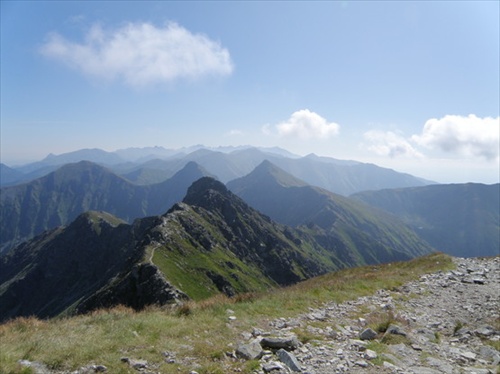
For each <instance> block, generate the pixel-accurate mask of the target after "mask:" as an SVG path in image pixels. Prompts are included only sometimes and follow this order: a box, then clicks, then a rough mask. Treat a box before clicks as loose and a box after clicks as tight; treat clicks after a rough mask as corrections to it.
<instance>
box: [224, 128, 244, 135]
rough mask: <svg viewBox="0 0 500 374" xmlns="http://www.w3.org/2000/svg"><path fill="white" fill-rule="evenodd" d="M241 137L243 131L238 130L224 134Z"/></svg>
mask: <svg viewBox="0 0 500 374" xmlns="http://www.w3.org/2000/svg"><path fill="white" fill-rule="evenodd" d="M241 135H243V131H241V130H238V129H232V130H229V131H228V132H227V133H226V136H241Z"/></svg>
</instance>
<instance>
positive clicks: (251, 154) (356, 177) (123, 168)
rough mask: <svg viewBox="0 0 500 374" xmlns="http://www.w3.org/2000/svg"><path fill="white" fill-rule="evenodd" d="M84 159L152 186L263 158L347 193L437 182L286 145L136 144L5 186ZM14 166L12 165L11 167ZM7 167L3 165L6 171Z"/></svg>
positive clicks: (236, 170)
mask: <svg viewBox="0 0 500 374" xmlns="http://www.w3.org/2000/svg"><path fill="white" fill-rule="evenodd" d="M80 160H88V161H92V162H94V163H97V164H99V165H101V166H106V167H108V168H110V169H111V170H113V171H114V172H115V173H117V174H120V175H122V176H124V177H125V178H128V179H129V180H130V181H131V182H134V183H137V184H141V185H148V184H154V183H159V182H161V181H164V180H166V179H168V178H170V177H172V176H173V175H174V174H175V173H176V172H177V171H179V170H181V169H182V168H183V167H184V166H185V165H186V164H187V163H188V162H190V161H194V162H196V163H198V164H199V165H200V166H202V167H204V168H205V169H206V170H207V171H208V172H209V173H210V174H212V175H214V176H216V177H217V178H218V179H219V180H220V181H222V182H223V183H227V182H228V181H231V180H233V179H237V178H240V177H242V176H244V175H246V174H248V173H250V172H251V171H252V170H253V169H254V168H255V167H257V166H258V165H259V164H260V163H261V162H262V161H264V160H268V161H270V162H272V163H273V164H275V165H277V166H279V167H280V168H282V169H283V170H285V171H287V172H288V173H290V174H292V175H294V176H295V177H297V178H300V179H302V180H304V181H305V182H307V183H309V184H311V185H314V186H318V187H322V188H325V189H327V190H329V191H331V192H335V193H339V194H341V195H344V196H347V195H350V194H352V193H355V192H359V191H364V190H371V189H382V188H399V187H412V186H423V185H427V184H432V183H434V182H431V181H426V180H424V179H421V178H417V177H414V176H411V175H409V174H404V173H399V172H396V171H394V170H391V169H386V168H381V167H378V166H376V165H372V164H364V163H361V162H357V161H352V160H337V159H334V158H329V157H319V156H316V155H314V154H311V155H308V156H305V157H300V156H297V155H293V154H292V153H290V152H288V151H286V150H283V149H280V148H276V147H275V148H257V147H251V146H242V147H218V148H209V147H204V146H201V145H200V146H194V147H188V148H181V149H179V150H168V149H165V148H162V147H148V148H131V149H125V150H118V151H116V152H106V151H102V150H79V151H75V152H70V153H67V154H63V155H58V156H54V155H51V156H48V157H47V158H46V159H45V160H42V161H40V162H37V163H33V164H29V165H25V166H23V167H18V168H15V169H14V170H16V171H17V172H20V173H22V174H21V175H20V176H19V177H18V178H17V181H16V179H15V178H14V179H12V178H10V179H7V178H1V179H0V181H2V180H3V179H5V181H6V182H5V183H4V182H3V181H2V182H1V183H2V186H6V185H12V184H15V183H21V182H26V181H28V180H33V179H35V178H38V177H41V176H43V175H46V174H47V173H49V172H52V171H54V170H55V169H56V168H57V167H60V166H61V165H63V164H65V163H68V162H76V161H80ZM11 169H12V168H11ZM0 171H1V170H0Z"/></svg>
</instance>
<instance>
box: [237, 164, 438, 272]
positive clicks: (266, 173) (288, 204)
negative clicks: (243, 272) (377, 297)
mask: <svg viewBox="0 0 500 374" xmlns="http://www.w3.org/2000/svg"><path fill="white" fill-rule="evenodd" d="M228 188H229V189H231V190H232V191H233V192H235V193H236V194H237V195H238V196H240V197H241V198H242V199H243V200H245V201H246V202H247V203H248V204H250V205H251V206H253V207H254V208H256V209H258V210H259V211H261V212H263V213H264V214H267V215H269V216H270V217H271V218H272V219H274V220H276V221H278V222H281V223H284V224H287V225H291V226H302V229H303V230H307V231H308V232H309V233H311V234H313V235H315V237H316V239H317V240H318V241H319V242H320V243H321V244H322V245H323V246H324V247H325V248H327V249H330V250H334V251H336V253H338V256H339V257H340V258H341V259H343V260H344V261H349V262H352V261H356V262H358V263H363V264H364V263H379V262H386V261H393V260H398V259H408V258H411V257H415V256H419V255H422V254H424V253H428V252H429V251H431V250H432V248H431V247H430V246H429V245H428V244H427V243H425V242H423V241H422V240H421V239H420V238H419V237H418V236H417V235H416V234H415V233H414V232H413V231H412V230H411V229H409V228H408V227H407V226H406V225H404V224H403V223H402V222H400V221H399V220H398V219H397V218H396V217H394V216H391V215H389V214H387V213H385V212H383V211H381V210H377V209H373V208H372V207H370V206H368V205H366V204H360V203H359V202H356V201H353V200H351V199H349V198H345V197H342V196H339V195H336V194H333V193H331V192H329V191H326V190H323V189H321V188H317V187H312V186H309V185H307V184H306V183H304V182H303V181H300V180H298V179H296V178H294V177H293V176H291V175H289V174H288V173H286V172H285V171H283V170H281V169H280V168H278V167H277V166H275V165H273V164H271V163H270V162H263V163H262V164H261V165H259V166H258V167H257V168H256V169H255V170H254V171H253V172H252V173H250V174H248V175H247V176H245V177H243V178H240V179H237V180H234V181H232V182H229V183H228ZM304 226H307V228H306V227H304Z"/></svg>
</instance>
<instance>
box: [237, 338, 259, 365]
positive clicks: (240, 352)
mask: <svg viewBox="0 0 500 374" xmlns="http://www.w3.org/2000/svg"><path fill="white" fill-rule="evenodd" d="M262 353H263V351H262V346H261V345H260V342H259V339H254V340H252V341H251V342H250V343H247V344H240V345H239V346H238V348H236V355H237V356H238V357H241V358H243V359H245V360H258V359H259V358H261V357H262Z"/></svg>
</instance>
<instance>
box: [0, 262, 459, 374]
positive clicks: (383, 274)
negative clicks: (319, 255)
mask: <svg viewBox="0 0 500 374" xmlns="http://www.w3.org/2000/svg"><path fill="white" fill-rule="evenodd" d="M452 267H453V264H452V261H451V258H450V257H448V256H446V255H443V254H433V255H430V256H425V257H422V258H419V259H415V260H413V261H409V262H400V263H393V264H388V265H380V266H365V267H360V268H355V269H346V270H342V271H339V272H336V273H332V274H327V275H324V276H321V277H317V278H315V279H311V280H308V281H305V282H302V283H300V284H297V285H294V286H292V287H288V288H283V289H279V290H275V291H272V292H269V293H262V294H255V293H253V294H244V295H240V296H238V297H235V298H231V299H230V298H227V297H225V296H220V295H219V296H215V297H213V298H210V299H208V300H204V301H200V302H188V303H186V304H184V305H183V306H182V307H180V308H179V309H172V308H157V307H151V308H147V309H146V310H144V311H141V312H135V311H133V310H131V309H129V308H125V307H116V308H113V309H110V310H100V311H96V312H93V313H90V314H87V315H81V316H75V317H69V318H61V319H52V320H48V321H41V320H38V319H36V318H18V319H15V320H12V321H9V322H6V323H4V324H1V325H0V373H12V374H19V373H25V372H27V371H25V370H24V369H23V368H22V367H21V366H20V365H19V363H18V361H19V360H22V359H26V360H30V361H38V362H42V363H44V364H46V365H47V366H49V367H50V368H52V369H57V370H75V369H77V368H79V367H82V366H86V365H90V364H99V365H105V366H106V367H107V368H108V372H111V373H133V372H135V370H134V369H131V368H129V367H128V365H127V364H125V363H123V362H121V360H120V358H121V357H130V358H133V359H144V360H147V361H148V362H150V363H152V364H154V365H155V368H154V371H158V372H161V373H167V374H168V373H179V372H181V373H182V372H189V371H190V370H196V371H197V372H198V373H200V374H203V373H205V374H208V373H225V372H234V371H236V370H242V372H243V373H245V372H247V373H250V372H251V371H252V370H253V368H254V366H255V365H254V364H252V363H251V362H250V363H242V362H239V361H233V360H228V359H226V355H225V354H226V352H231V351H233V350H234V349H235V348H236V344H237V343H238V341H240V340H241V339H242V338H241V333H242V332H250V331H252V328H253V327H258V328H261V329H264V330H265V329H266V328H268V326H269V325H268V322H269V321H270V320H272V319H275V318H278V317H285V318H286V317H291V316H295V315H297V314H299V313H305V312H307V310H308V308H309V307H319V306H321V305H322V304H324V303H325V302H331V301H335V302H339V303H340V302H343V301H346V300H350V299H355V298H357V297H360V296H365V295H369V294H372V293H373V292H375V291H376V290H378V289H388V290H390V289H393V288H394V287H398V286H400V285H402V284H404V283H405V282H408V281H410V280H412V279H416V278H418V277H419V276H420V275H421V274H424V273H430V272H435V271H438V270H448V269H451V268H452ZM228 309H231V310H232V311H234V316H235V317H236V320H233V321H230V320H229V315H230V314H229V313H228ZM303 338H304V339H312V338H314V337H312V336H307V335H305V334H304V336H303ZM164 352H175V362H174V363H167V362H166V360H165V356H164V354H163V353H164Z"/></svg>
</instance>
